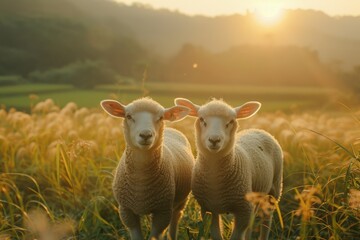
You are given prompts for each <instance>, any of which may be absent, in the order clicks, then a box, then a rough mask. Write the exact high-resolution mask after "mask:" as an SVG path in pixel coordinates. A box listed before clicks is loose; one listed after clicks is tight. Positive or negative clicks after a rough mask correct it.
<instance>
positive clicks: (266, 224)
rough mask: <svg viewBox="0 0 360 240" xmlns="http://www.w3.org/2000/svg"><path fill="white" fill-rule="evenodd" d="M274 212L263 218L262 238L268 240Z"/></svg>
mask: <svg viewBox="0 0 360 240" xmlns="http://www.w3.org/2000/svg"><path fill="white" fill-rule="evenodd" d="M272 217H273V213H272V212H271V213H270V214H269V216H265V217H264V219H263V223H262V225H261V228H260V239H261V240H267V239H268V238H269V233H270V229H271V223H272Z"/></svg>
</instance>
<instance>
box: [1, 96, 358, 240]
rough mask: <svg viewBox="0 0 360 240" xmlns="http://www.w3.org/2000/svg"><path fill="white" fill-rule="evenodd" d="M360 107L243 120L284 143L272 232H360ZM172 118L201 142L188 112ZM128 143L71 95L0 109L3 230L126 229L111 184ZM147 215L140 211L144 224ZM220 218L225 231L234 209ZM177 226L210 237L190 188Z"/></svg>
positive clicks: (45, 234) (43, 233)
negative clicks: (63, 100)
mask: <svg viewBox="0 0 360 240" xmlns="http://www.w3.org/2000/svg"><path fill="white" fill-rule="evenodd" d="M359 117H360V112H358V113H350V112H347V113H338V112H309V113H296V114H295V113H294V114H285V113H282V112H278V113H263V114H259V115H257V116H255V117H253V118H251V119H248V120H244V121H240V122H239V123H240V126H241V128H250V127H255V128H261V129H264V130H266V131H269V132H270V133H271V134H273V135H274V136H275V138H276V139H278V141H279V143H280V145H281V146H282V147H283V150H284V156H285V159H284V192H283V196H282V199H281V201H280V202H279V210H278V211H275V214H274V221H273V226H272V230H271V234H270V236H271V238H272V239H356V238H357V237H358V236H359V233H360V226H359V220H360V214H359V190H360V187H359V183H360V182H359V166H358V160H359V158H358V155H359V151H360V141H359V139H360V138H359V137H360V122H359V120H358V119H359ZM169 126H172V127H175V128H177V129H179V130H181V131H182V132H183V133H184V134H185V135H186V136H187V137H188V138H189V140H190V142H191V144H192V146H193V147H195V145H194V128H193V119H192V118H190V117H189V118H186V119H185V120H184V121H181V122H177V123H173V124H169ZM310 130H311V131H310ZM123 149H124V140H123V134H122V128H121V120H118V119H113V118H111V117H108V116H107V115H106V114H104V113H102V112H101V111H100V109H97V110H89V109H86V108H79V107H78V106H77V105H76V104H74V103H69V104H67V105H66V106H65V107H64V108H60V107H58V106H56V105H55V104H54V102H53V101H52V100H51V99H49V100H46V101H44V102H40V103H38V104H37V105H35V106H33V107H32V111H31V113H30V114H28V113H23V112H19V111H16V110H14V109H10V110H9V111H5V110H0V239H1V240H3V239H34V238H37V239H62V238H65V239H127V238H128V235H127V232H126V229H125V228H124V226H123V225H122V224H121V222H120V220H119V217H118V214H117V210H118V209H117V204H116V202H115V200H114V198H113V196H112V191H111V181H112V178H113V174H112V173H113V170H114V168H115V167H116V165H117V162H118V159H119V158H120V156H121V154H122V151H123ZM193 149H195V148H193ZM194 154H196V151H195V150H194ZM264 209H265V211H266V209H267V207H265V208H264ZM279 214H281V215H282V216H281V218H279ZM281 220H283V224H282V223H281ZM149 221H150V219H149V218H148V217H145V218H143V221H142V223H143V230H144V232H146V234H148V232H149V229H150V225H149ZM39 222H40V223H43V224H41V226H40V225H39V224H38V223H39ZM223 222H224V236H225V237H229V236H230V229H231V222H232V218H231V216H230V215H225V216H223ZM258 222H259V221H257V219H255V222H254V224H252V230H253V234H252V236H257V234H258V229H259V223H258ZM43 226H45V227H43ZM179 236H180V238H179V239H201V238H202V237H204V238H208V237H209V226H208V220H205V221H202V220H201V216H200V212H199V206H198V205H197V203H196V201H195V200H194V199H193V198H191V199H190V201H189V203H188V205H187V208H186V210H185V212H184V216H183V218H182V220H181V223H180V226H179Z"/></svg>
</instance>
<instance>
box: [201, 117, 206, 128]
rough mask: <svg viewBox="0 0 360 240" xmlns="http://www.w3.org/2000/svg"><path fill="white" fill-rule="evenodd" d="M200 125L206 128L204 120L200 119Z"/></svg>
mask: <svg viewBox="0 0 360 240" xmlns="http://www.w3.org/2000/svg"><path fill="white" fill-rule="evenodd" d="M200 123H202V124H203V125H204V127H206V122H205V120H204V118H202V117H201V118H200Z"/></svg>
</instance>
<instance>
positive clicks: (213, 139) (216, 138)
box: [209, 136, 221, 146]
mask: <svg viewBox="0 0 360 240" xmlns="http://www.w3.org/2000/svg"><path fill="white" fill-rule="evenodd" d="M220 141H221V139H220V137H219V136H212V137H209V142H211V144H212V145H214V146H215V145H216V144H218V143H219V142H220Z"/></svg>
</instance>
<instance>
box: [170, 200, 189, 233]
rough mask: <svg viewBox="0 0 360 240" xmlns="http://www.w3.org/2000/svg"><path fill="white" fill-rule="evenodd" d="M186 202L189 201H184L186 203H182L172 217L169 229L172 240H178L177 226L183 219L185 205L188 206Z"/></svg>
mask: <svg viewBox="0 0 360 240" xmlns="http://www.w3.org/2000/svg"><path fill="white" fill-rule="evenodd" d="M186 201H187V199H185V200H184V202H182V203H180V204H179V205H178V206H177V207H176V208H175V209H174V210H173V213H172V216H171V221H170V228H169V233H170V237H171V239H172V240H175V239H177V226H178V222H179V219H180V218H181V215H182V213H183V212H182V210H183V209H184V207H185V205H186Z"/></svg>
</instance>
